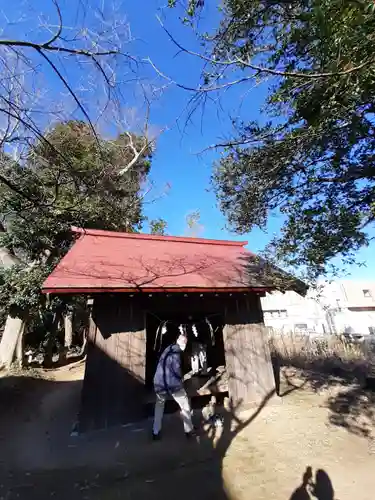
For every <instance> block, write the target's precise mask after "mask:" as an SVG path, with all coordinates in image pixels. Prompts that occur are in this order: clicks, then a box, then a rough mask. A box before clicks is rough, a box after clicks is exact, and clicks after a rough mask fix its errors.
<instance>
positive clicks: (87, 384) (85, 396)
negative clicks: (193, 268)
mask: <svg viewBox="0 0 375 500" xmlns="http://www.w3.org/2000/svg"><path fill="white" fill-rule="evenodd" d="M88 342H89V344H88V351H87V362H86V372H85V379H84V385H83V390H82V404H81V411H80V418H79V428H80V431H81V432H82V431H87V430H91V429H102V428H107V427H110V426H114V425H119V424H126V423H129V422H135V421H137V420H140V419H141V418H143V416H144V408H143V401H144V383H145V367H146V330H145V324H144V316H143V311H142V308H141V307H140V305H139V303H138V302H137V301H134V300H132V299H130V298H129V297H127V296H125V295H118V296H114V297H113V298H110V297H104V298H101V299H99V300H95V301H94V307H93V314H92V319H91V324H90V331H89V338H88Z"/></svg>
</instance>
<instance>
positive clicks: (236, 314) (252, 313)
mask: <svg viewBox="0 0 375 500" xmlns="http://www.w3.org/2000/svg"><path fill="white" fill-rule="evenodd" d="M259 302H260V298H259V297H258V296H256V295H250V296H239V297H238V298H235V299H234V300H233V301H232V302H231V303H230V304H229V305H228V307H227V313H226V325H225V327H224V347H225V359H226V367H227V372H228V385H229V396H230V398H231V401H232V403H233V405H234V407H235V408H240V407H243V406H247V405H251V404H256V405H259V404H262V403H264V402H266V401H267V400H268V399H269V398H270V397H271V396H272V395H273V394H274V393H275V378H274V374H273V370H272V362H271V356H270V350H269V345H268V336H267V331H266V328H265V326H264V324H263V323H262V312H261V308H260V305H259Z"/></svg>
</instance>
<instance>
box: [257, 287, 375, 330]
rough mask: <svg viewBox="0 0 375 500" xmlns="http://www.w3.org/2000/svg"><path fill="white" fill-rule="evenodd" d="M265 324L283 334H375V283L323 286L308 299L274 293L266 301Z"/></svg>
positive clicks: (264, 308)
mask: <svg viewBox="0 0 375 500" xmlns="http://www.w3.org/2000/svg"><path fill="white" fill-rule="evenodd" d="M262 308H263V314H264V322H265V324H266V325H267V326H270V327H273V328H274V329H276V330H279V331H283V332H296V333H297V332H298V333H307V334H317V335H322V334H328V333H337V334H341V333H346V334H360V335H375V282H374V281H352V280H342V281H335V282H332V283H329V284H321V285H319V287H318V289H317V290H315V289H314V290H309V292H308V293H307V295H306V297H301V296H300V295H298V294H297V293H295V292H286V293H281V292H274V293H271V294H267V295H266V296H265V297H264V298H262Z"/></svg>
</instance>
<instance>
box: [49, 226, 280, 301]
mask: <svg viewBox="0 0 375 500" xmlns="http://www.w3.org/2000/svg"><path fill="white" fill-rule="evenodd" d="M73 231H74V232H76V233H79V238H78V239H77V241H76V242H75V243H74V245H73V246H72V248H71V249H70V250H69V252H68V253H67V254H66V255H65V257H64V258H63V259H62V260H61V261H60V263H59V264H58V265H57V266H56V268H55V269H54V271H53V272H52V273H51V275H50V276H49V277H48V278H47V279H46V281H45V282H44V284H43V291H44V292H46V293H73V292H75V293H90V292H103V291H129V292H131V291H136V290H142V291H167V290H172V291H242V290H243V291H245V290H250V289H253V290H254V289H259V290H265V289H269V288H271V287H270V286H269V285H267V284H266V283H264V282H262V281H261V280H259V276H254V275H252V274H251V273H249V272H248V263H249V262H250V261H254V260H255V259H256V256H254V254H252V253H250V252H249V251H247V250H246V249H245V248H244V246H245V245H246V244H247V242H245V241H242V242H237V241H219V240H207V239H201V238H182V237H175V236H158V235H148V234H135V233H117V232H111V231H99V230H92V229H88V230H84V229H79V228H73ZM272 288H273V287H272Z"/></svg>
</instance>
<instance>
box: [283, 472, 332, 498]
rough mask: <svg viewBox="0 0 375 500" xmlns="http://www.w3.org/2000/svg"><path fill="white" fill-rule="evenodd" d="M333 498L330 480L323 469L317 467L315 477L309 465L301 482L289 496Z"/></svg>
mask: <svg viewBox="0 0 375 500" xmlns="http://www.w3.org/2000/svg"><path fill="white" fill-rule="evenodd" d="M313 498H316V499H317V500H334V489H333V485H332V481H331V479H330V477H329V475H328V474H327V472H326V471H325V470H324V469H317V471H316V472H315V477H313V471H312V468H311V467H310V466H308V467H306V470H305V472H304V474H303V476H302V483H301V485H300V486H298V488H297V489H296V490H294V492H293V493H292V496H291V497H290V500H311V499H313Z"/></svg>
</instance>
